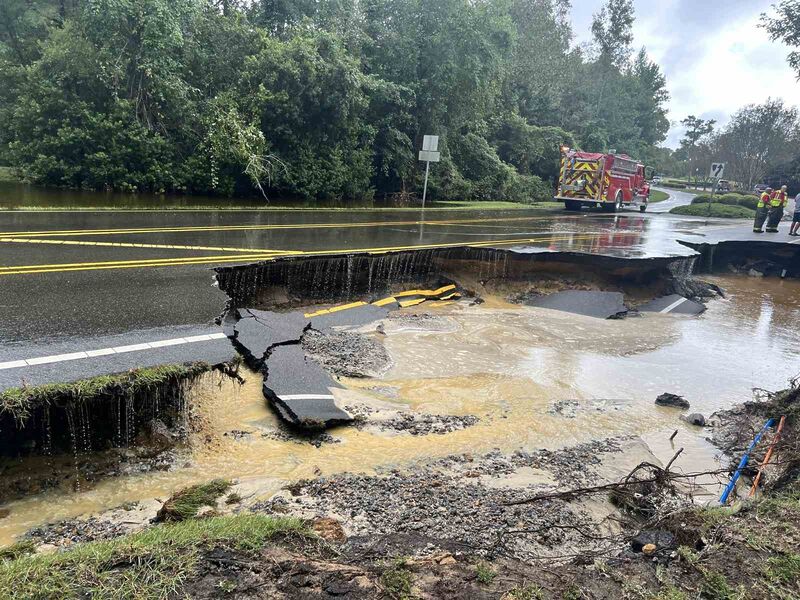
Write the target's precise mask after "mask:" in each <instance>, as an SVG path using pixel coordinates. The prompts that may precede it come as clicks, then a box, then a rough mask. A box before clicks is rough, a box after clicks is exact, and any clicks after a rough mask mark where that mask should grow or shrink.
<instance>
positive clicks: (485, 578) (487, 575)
mask: <svg viewBox="0 0 800 600" xmlns="http://www.w3.org/2000/svg"><path fill="white" fill-rule="evenodd" d="M475 577H476V578H477V579H478V583H482V584H483V585H489V584H490V583H492V582H493V581H494V578H495V577H497V571H495V570H494V569H493V568H492V566H491V565H490V564H488V563H485V562H479V563H478V564H477V565H475Z"/></svg>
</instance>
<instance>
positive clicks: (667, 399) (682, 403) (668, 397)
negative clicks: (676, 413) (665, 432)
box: [656, 393, 689, 408]
mask: <svg viewBox="0 0 800 600" xmlns="http://www.w3.org/2000/svg"><path fill="white" fill-rule="evenodd" d="M656 404H658V405H659V406H669V407H672V408H689V402H688V401H687V400H685V399H684V398H683V397H681V396H678V395H677V394H669V393H664V394H661V395H660V396H659V397H658V398H656Z"/></svg>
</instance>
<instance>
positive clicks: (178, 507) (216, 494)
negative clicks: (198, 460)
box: [156, 479, 231, 523]
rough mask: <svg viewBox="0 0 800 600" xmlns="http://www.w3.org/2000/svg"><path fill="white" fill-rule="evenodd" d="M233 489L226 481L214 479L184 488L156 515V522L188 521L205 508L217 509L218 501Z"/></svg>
mask: <svg viewBox="0 0 800 600" xmlns="http://www.w3.org/2000/svg"><path fill="white" fill-rule="evenodd" d="M230 487H231V482H230V481H227V480H225V479H214V480H213V481H209V482H208V483H199V484H197V485H192V486H190V487H188V488H184V489H182V490H180V491H178V492H176V493H175V494H174V495H173V496H172V497H170V498H169V499H168V500H167V501H166V502H165V503H164V505H163V506H162V507H161V510H159V511H158V514H157V515H156V521H158V522H162V523H167V522H172V521H186V520H187V519H191V518H193V517H196V516H197V512H198V511H199V510H200V509H201V508H202V507H204V506H207V507H211V508H213V507H215V506H216V504H217V500H218V499H219V498H220V497H221V496H222V495H223V494H224V493H225V492H227V491H228V490H229V489H230Z"/></svg>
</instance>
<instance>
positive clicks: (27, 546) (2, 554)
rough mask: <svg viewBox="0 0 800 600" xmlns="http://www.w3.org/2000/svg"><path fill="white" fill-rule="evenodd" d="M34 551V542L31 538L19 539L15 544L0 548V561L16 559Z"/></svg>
mask: <svg viewBox="0 0 800 600" xmlns="http://www.w3.org/2000/svg"><path fill="white" fill-rule="evenodd" d="M34 552H36V544H34V543H33V542H32V541H31V540H20V541H19V542H17V543H16V544H12V545H10V546H6V547H5V548H0V561H5V560H16V559H18V558H20V557H22V556H27V555H28V554H33V553H34Z"/></svg>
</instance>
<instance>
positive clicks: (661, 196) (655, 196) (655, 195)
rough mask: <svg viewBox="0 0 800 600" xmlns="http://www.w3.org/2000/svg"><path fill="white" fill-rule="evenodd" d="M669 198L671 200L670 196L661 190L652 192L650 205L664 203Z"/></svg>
mask: <svg viewBox="0 0 800 600" xmlns="http://www.w3.org/2000/svg"><path fill="white" fill-rule="evenodd" d="M667 198H669V194H668V193H667V192H662V191H660V190H651V191H650V199H649V203H650V204H653V203H654V202H663V201H664V200H666V199H667Z"/></svg>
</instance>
